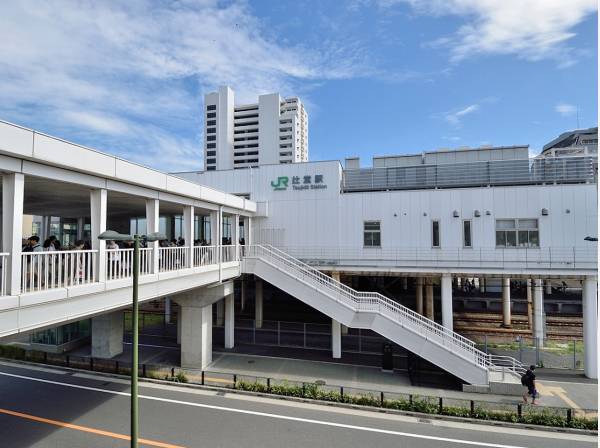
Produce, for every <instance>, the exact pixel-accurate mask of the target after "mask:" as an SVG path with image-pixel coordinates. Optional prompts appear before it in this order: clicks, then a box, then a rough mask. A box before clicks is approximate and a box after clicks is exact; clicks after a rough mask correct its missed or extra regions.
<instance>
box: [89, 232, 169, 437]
mask: <svg viewBox="0 0 600 448" xmlns="http://www.w3.org/2000/svg"><path fill="white" fill-rule="evenodd" d="M98 239H100V240H105V241H106V240H113V241H133V275H132V277H133V287H132V289H133V299H132V310H131V335H132V341H131V415H130V416H131V445H130V446H131V448H138V436H139V425H138V371H139V367H138V336H139V332H138V320H139V319H138V285H139V277H140V236H139V235H125V234H121V233H118V232H115V231H114V230H106V231H104V232H102V233H101V234H100V235H98ZM165 239H167V237H166V236H165V235H163V234H161V233H159V232H154V233H150V234H148V235H146V241H149V242H152V241H160V240H165Z"/></svg>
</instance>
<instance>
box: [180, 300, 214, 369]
mask: <svg viewBox="0 0 600 448" xmlns="http://www.w3.org/2000/svg"><path fill="white" fill-rule="evenodd" d="M179 309H180V312H181V316H180V318H181V367H187V368H193V369H205V368H206V367H207V366H208V365H209V364H210V363H211V362H212V305H206V306H201V307H200V306H198V307H196V306H185V305H184V306H180V307H179Z"/></svg>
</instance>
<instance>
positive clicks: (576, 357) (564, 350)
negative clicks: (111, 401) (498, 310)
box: [124, 311, 584, 370]
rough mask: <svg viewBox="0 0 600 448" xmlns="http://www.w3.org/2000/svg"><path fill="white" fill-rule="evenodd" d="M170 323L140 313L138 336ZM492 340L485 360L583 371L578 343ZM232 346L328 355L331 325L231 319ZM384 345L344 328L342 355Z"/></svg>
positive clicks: (485, 345)
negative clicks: (493, 357)
mask: <svg viewBox="0 0 600 448" xmlns="http://www.w3.org/2000/svg"><path fill="white" fill-rule="evenodd" d="M124 319H125V330H126V331H130V330H131V317H130V312H129V311H125V313H124ZM171 319H172V321H171V323H167V322H166V321H165V315H164V313H162V312H140V317H139V330H140V334H142V335H148V336H162V337H165V338H173V339H174V338H176V337H177V332H176V325H175V324H176V315H172V316H171ZM213 321H214V324H213V328H214V330H213V331H214V333H215V343H218V342H219V340H220V339H222V338H223V334H224V333H223V331H224V327H223V322H219V319H218V318H215V319H213ZM495 339H496V338H495V337H493V336H488V335H484V336H483V342H481V343H479V344H477V346H478V348H479V349H480V350H481V351H483V352H485V353H488V354H492V355H497V356H511V357H513V358H515V359H517V360H518V361H520V362H522V363H523V364H525V365H531V364H533V365H536V366H538V367H545V368H552V369H572V370H583V367H584V350H583V341H582V340H581V339H570V340H553V339H544V340H543V341H541V342H540V341H539V340H537V339H536V338H533V339H532V338H521V337H517V338H515V340H514V341H513V342H496V341H495ZM235 340H236V341H237V342H238V344H239V343H241V344H246V345H257V346H267V347H269V346H270V347H281V348H301V349H309V350H323V351H328V350H331V325H330V324H324V323H315V322H286V321H274V320H265V321H263V324H262V327H260V328H257V327H256V321H255V320H253V319H236V321H235ZM384 343H390V341H388V340H387V339H386V338H384V337H383V336H380V335H378V334H377V333H375V332H373V331H371V330H363V329H360V328H348V329H347V333H343V334H342V352H343V353H348V354H362V355H381V353H382V346H383V344H384ZM391 344H392V346H393V347H394V349H395V350H394V357H395V358H396V362H395V363H394V364H395V366H396V367H397V368H402V369H404V368H406V366H405V365H404V363H403V362H402V361H401V360H400V358H404V357H405V351H406V350H405V349H404V348H403V347H401V346H400V345H397V344H395V343H391Z"/></svg>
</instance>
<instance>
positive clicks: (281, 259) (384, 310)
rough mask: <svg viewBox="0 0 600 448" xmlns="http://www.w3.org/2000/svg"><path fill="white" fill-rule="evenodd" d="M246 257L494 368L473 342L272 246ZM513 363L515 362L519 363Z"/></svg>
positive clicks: (254, 248)
mask: <svg viewBox="0 0 600 448" xmlns="http://www.w3.org/2000/svg"><path fill="white" fill-rule="evenodd" d="M246 257H250V258H252V257H257V258H261V257H264V258H266V259H271V260H275V265H276V266H278V267H279V268H286V269H287V271H288V273H289V274H290V275H293V276H294V277H296V278H298V279H302V280H304V281H306V282H308V283H312V284H313V285H316V286H318V287H319V288H320V289H321V290H324V291H326V293H327V294H328V295H329V296H330V297H332V298H333V299H334V300H336V301H338V302H340V303H344V304H345V305H346V306H349V307H350V308H351V309H354V310H356V311H370V312H377V313H380V314H382V315H384V316H386V317H388V318H389V319H391V320H392V321H395V322H397V323H398V324H400V325H402V326H404V327H412V331H414V332H415V333H418V334H421V335H426V336H427V339H428V340H431V341H435V342H436V343H437V344H439V345H441V346H444V347H446V348H448V349H449V350H452V351H453V352H454V353H456V354H457V355H459V356H461V357H462V358H464V359H466V360H469V361H470V362H473V363H474V364H476V365H478V366H480V367H482V368H485V369H486V370H487V371H488V372H490V370H492V369H493V368H494V365H493V364H492V362H491V359H490V357H489V355H487V354H486V353H484V352H482V351H480V350H478V349H477V348H476V347H475V343H474V342H473V341H471V340H469V339H467V338H465V337H464V336H461V335H459V334H458V333H455V332H453V331H452V330H450V329H448V328H446V327H444V326H442V325H440V324H438V323H436V322H434V321H432V320H430V319H427V318H426V317H424V316H422V315H420V314H418V313H416V312H415V311H413V310H411V309H410V308H407V307H405V306H403V305H401V304H399V303H397V302H394V301H393V300H391V299H389V298H388V297H385V296H383V295H381V294H379V293H376V292H359V291H356V290H354V289H352V288H350V287H349V286H346V285H344V284H342V283H340V282H338V281H337V280H335V279H333V278H332V277H329V276H328V275H325V274H323V273H322V272H320V271H318V270H317V269H315V268H313V267H311V266H309V265H307V264H305V263H303V262H301V261H300V260H297V259H296V258H294V257H292V256H290V255H289V254H287V253H285V252H283V251H281V250H279V249H277V248H274V247H272V246H260V245H252V246H248V247H247V248H246ZM515 361H516V360H515ZM516 362H517V363H518V361H516ZM513 373H515V374H518V372H517V371H516V370H513Z"/></svg>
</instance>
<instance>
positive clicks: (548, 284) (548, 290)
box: [545, 280, 552, 296]
mask: <svg viewBox="0 0 600 448" xmlns="http://www.w3.org/2000/svg"><path fill="white" fill-rule="evenodd" d="M545 284H546V295H547V296H549V295H551V294H552V283H551V282H550V280H546V282H545Z"/></svg>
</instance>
